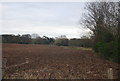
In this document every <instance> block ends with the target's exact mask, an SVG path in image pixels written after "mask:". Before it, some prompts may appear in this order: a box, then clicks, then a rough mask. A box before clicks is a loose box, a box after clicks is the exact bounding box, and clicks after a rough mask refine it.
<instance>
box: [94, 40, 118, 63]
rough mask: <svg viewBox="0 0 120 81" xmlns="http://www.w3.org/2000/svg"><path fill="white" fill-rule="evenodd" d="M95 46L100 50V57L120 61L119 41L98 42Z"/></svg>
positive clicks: (97, 50) (96, 49)
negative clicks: (119, 58)
mask: <svg viewBox="0 0 120 81" xmlns="http://www.w3.org/2000/svg"><path fill="white" fill-rule="evenodd" d="M95 47H96V48H95V51H96V52H98V55H99V56H100V57H102V58H104V59H107V60H111V61H114V62H118V42H115V41H112V42H109V43H104V42H98V43H97V44H96V45H95Z"/></svg>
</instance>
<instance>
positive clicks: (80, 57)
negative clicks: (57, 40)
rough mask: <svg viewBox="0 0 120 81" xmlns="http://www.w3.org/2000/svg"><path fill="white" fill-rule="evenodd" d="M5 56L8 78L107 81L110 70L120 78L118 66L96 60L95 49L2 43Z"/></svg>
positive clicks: (6, 77)
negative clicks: (97, 80) (104, 80)
mask: <svg viewBox="0 0 120 81" xmlns="http://www.w3.org/2000/svg"><path fill="white" fill-rule="evenodd" d="M2 55H3V58H6V60H7V62H6V63H7V65H6V69H5V73H4V78H5V79H108V74H107V70H108V69H109V68H112V69H113V78H114V79H117V78H118V72H119V67H118V65H119V64H117V63H114V62H111V61H107V60H103V59H101V58H99V57H97V56H96V55H95V54H94V52H93V51H92V50H85V49H75V48H74V49H72V48H69V47H60V46H50V45H27V44H2ZM3 62H5V61H4V60H3Z"/></svg>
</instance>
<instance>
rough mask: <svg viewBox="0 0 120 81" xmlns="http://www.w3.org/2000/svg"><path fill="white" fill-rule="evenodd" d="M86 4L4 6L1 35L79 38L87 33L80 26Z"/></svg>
mask: <svg viewBox="0 0 120 81" xmlns="http://www.w3.org/2000/svg"><path fill="white" fill-rule="evenodd" d="M84 6H85V2H66V3H65V2H64V3H63V2H10V3H9V2H8V3H7V2H6V3H2V5H1V6H0V8H1V9H2V32H1V33H0V34H16V35H17V34H28V33H29V34H33V33H37V34H39V35H40V36H41V37H42V36H43V35H45V36H48V37H58V36H60V35H66V36H67V37H68V38H79V37H80V36H82V35H84V34H85V33H86V32H88V31H89V30H88V29H84V28H83V27H82V26H81V25H80V19H81V18H82V17H83V13H84V12H85V11H84Z"/></svg>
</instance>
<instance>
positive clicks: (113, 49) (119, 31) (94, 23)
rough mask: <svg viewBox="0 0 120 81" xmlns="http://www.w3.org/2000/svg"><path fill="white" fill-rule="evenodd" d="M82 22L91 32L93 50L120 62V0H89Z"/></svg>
mask: <svg viewBox="0 0 120 81" xmlns="http://www.w3.org/2000/svg"><path fill="white" fill-rule="evenodd" d="M86 9H87V11H88V13H89V14H86V15H85V17H84V19H83V23H82V24H84V26H85V27H87V28H89V29H90V30H91V31H92V32H93V36H92V40H93V41H94V42H93V50H94V51H95V52H96V53H97V54H98V55H99V56H100V57H102V58H104V59H107V60H111V61H114V62H120V55H119V54H120V52H119V49H120V47H119V46H120V2H91V3H87V4H86Z"/></svg>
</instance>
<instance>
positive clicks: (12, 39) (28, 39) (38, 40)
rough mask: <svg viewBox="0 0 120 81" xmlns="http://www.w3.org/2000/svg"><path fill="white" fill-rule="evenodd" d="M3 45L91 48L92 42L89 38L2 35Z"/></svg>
mask: <svg viewBox="0 0 120 81" xmlns="http://www.w3.org/2000/svg"><path fill="white" fill-rule="evenodd" d="M1 36H2V43H16V44H46V45H58V46H79V47H91V46H92V41H91V39H89V38H87V37H86V38H84V39H83V38H82V39H76V38H74V39H67V37H66V36H65V35H63V36H60V37H57V38H49V37H47V36H43V37H40V36H37V37H35V38H32V36H31V35H30V34H24V35H1Z"/></svg>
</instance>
